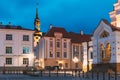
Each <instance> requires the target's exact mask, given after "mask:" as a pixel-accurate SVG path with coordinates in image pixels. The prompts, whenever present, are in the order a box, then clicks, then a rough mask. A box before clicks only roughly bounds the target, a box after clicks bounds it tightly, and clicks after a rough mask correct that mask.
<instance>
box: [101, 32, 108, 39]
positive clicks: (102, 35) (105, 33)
mask: <svg viewBox="0 0 120 80" xmlns="http://www.w3.org/2000/svg"><path fill="white" fill-rule="evenodd" d="M108 36H109V33H108V32H107V31H103V32H102V33H101V35H100V38H104V37H108Z"/></svg>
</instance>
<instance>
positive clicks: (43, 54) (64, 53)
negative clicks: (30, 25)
mask: <svg viewBox="0 0 120 80" xmlns="http://www.w3.org/2000/svg"><path fill="white" fill-rule="evenodd" d="M38 50H39V51H38V53H39V55H37V56H38V58H39V60H40V66H41V67H42V68H48V67H50V66H51V67H57V68H58V67H59V68H61V69H68V68H70V38H69V36H68V33H67V32H66V30H65V29H64V28H56V27H51V29H50V30H49V31H48V32H47V33H46V34H45V36H43V38H42V39H41V40H40V43H39V46H38Z"/></svg>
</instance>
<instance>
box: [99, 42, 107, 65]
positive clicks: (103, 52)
mask: <svg viewBox="0 0 120 80" xmlns="http://www.w3.org/2000/svg"><path fill="white" fill-rule="evenodd" d="M105 56H106V55H105V48H104V45H103V44H100V62H101V63H104V59H105Z"/></svg>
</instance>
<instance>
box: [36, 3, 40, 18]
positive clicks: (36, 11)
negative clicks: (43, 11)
mask: <svg viewBox="0 0 120 80" xmlns="http://www.w3.org/2000/svg"><path fill="white" fill-rule="evenodd" d="M36 18H37V19H38V18H39V17H38V3H37V7H36Z"/></svg>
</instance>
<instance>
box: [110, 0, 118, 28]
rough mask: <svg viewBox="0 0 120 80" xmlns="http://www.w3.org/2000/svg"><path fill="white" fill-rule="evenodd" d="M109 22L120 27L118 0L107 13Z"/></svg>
mask: <svg viewBox="0 0 120 80" xmlns="http://www.w3.org/2000/svg"><path fill="white" fill-rule="evenodd" d="M109 14H110V18H111V24H112V25H114V26H116V27H119V28H120V0H118V1H117V3H115V4H114V10H113V11H112V12H110V13H109Z"/></svg>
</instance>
